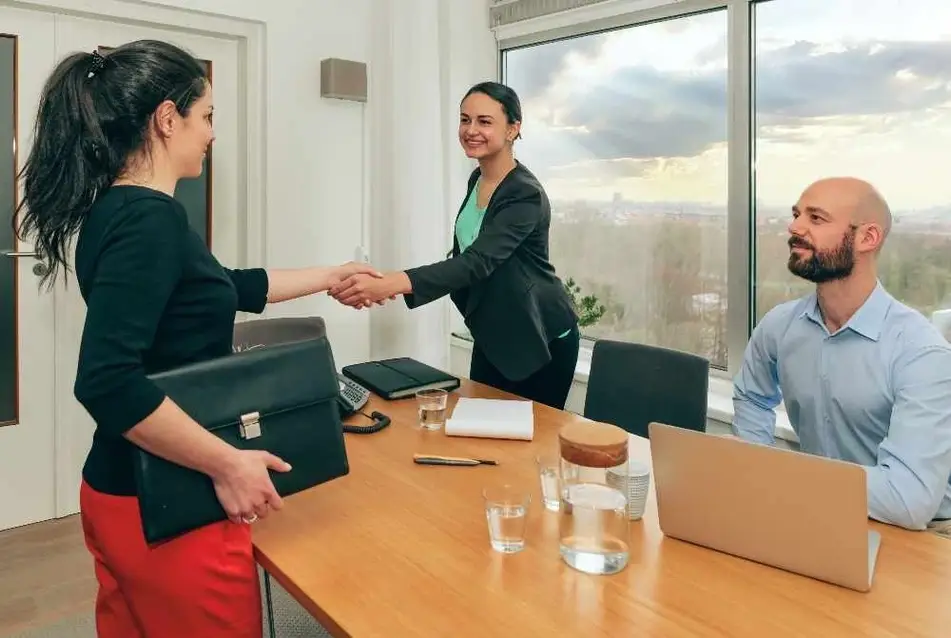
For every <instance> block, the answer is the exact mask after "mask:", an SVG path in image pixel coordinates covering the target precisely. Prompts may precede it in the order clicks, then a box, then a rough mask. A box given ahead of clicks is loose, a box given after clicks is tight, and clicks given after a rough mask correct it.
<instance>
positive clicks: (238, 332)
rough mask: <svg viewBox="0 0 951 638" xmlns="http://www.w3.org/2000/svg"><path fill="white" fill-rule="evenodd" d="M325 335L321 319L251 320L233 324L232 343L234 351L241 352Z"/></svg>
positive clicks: (283, 318) (324, 327) (325, 331)
mask: <svg viewBox="0 0 951 638" xmlns="http://www.w3.org/2000/svg"><path fill="white" fill-rule="evenodd" d="M326 333H327V328H326V325H325V324H324V320H323V318H322V317H282V318H277V319H251V320H248V321H239V322H237V323H235V324H234V340H233V343H234V349H235V351H242V350H247V349H249V348H253V347H255V346H270V345H274V344H277V343H289V342H291V341H302V340H304V339H316V338H318V337H322V336H324V335H325V334H326Z"/></svg>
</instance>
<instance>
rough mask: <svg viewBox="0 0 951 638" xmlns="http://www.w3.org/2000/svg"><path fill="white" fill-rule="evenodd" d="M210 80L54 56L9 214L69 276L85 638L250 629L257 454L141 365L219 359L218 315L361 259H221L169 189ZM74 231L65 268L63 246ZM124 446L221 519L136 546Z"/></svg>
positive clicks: (202, 133)
mask: <svg viewBox="0 0 951 638" xmlns="http://www.w3.org/2000/svg"><path fill="white" fill-rule="evenodd" d="M212 110H213V105H212V91H211V86H210V85H209V82H208V78H207V77H206V75H205V72H204V70H203V68H202V66H201V64H199V63H198V61H196V60H195V59H194V58H193V57H192V56H191V55H189V54H188V53H186V52H184V51H182V50H180V49H178V48H176V47H174V46H172V45H169V44H166V43H163V42H157V41H139V42H132V43H129V44H126V45H123V46H120V47H119V48H117V49H114V50H112V51H111V52H110V53H108V54H105V55H101V54H99V53H98V52H97V53H91V54H89V53H76V54H73V55H71V56H69V57H67V58H66V59H64V60H63V61H62V62H61V63H60V64H59V65H58V66H57V67H56V69H55V70H54V71H53V73H52V75H51V76H50V78H49V79H48V81H47V83H46V86H45V87H44V90H43V94H42V96H41V100H40V105H39V111H38V114H37V117H36V129H35V131H34V143H33V147H32V149H31V151H30V154H29V157H28V158H27V161H26V165H25V167H24V170H23V173H22V175H21V179H22V182H23V188H24V198H23V201H22V202H21V204H20V206H19V207H18V209H17V211H16V216H15V218H14V220H15V225H16V227H17V230H18V233H19V235H20V236H21V237H22V238H24V239H27V240H29V241H32V242H33V245H34V247H35V249H36V251H37V252H38V253H39V255H40V258H41V259H43V260H44V261H45V262H46V263H47V265H48V266H49V274H48V275H47V277H45V278H44V283H45V284H47V285H52V284H53V282H54V281H55V280H56V277H57V276H58V275H59V274H63V276H64V277H65V276H67V272H68V271H69V270H74V271H75V276H76V279H77V281H78V283H79V290H80V293H81V294H82V297H83V299H84V301H85V303H86V319H85V324H84V328H83V335H82V344H81V348H80V355H79V364H78V368H77V375H76V381H75V386H74V394H75V396H76V398H77V399H78V400H79V401H80V403H82V405H83V406H84V407H85V408H86V410H87V411H88V412H89V414H90V415H91V416H92V418H93V420H94V421H95V423H96V430H95V433H94V437H93V444H92V448H91V449H90V451H89V455H88V457H87V459H86V463H85V465H84V468H83V481H82V485H81V489H80V507H81V510H82V524H83V531H84V534H85V538H86V544H87V546H88V548H89V550H90V552H91V554H92V556H93V558H94V562H95V570H96V576H97V579H98V581H99V595H98V598H97V603H96V621H97V627H98V634H99V636H100V637H102V638H120V637H121V638H135V637H140V638H143V637H148V638H152V637H153V636H154V637H159V636H196V637H197V636H201V637H202V638H218V637H222V638H224V637H225V636H227V637H228V638H238V637H240V638H245V637H247V638H252V637H253V638H259V637H260V635H261V627H262V625H261V604H260V596H259V588H258V582H257V570H256V567H255V562H254V558H253V556H252V553H251V532H250V527H249V523H251V522H253V521H255V520H257V519H259V518H263V517H265V516H267V514H268V512H269V510H271V509H278V508H280V507H281V499H280V497H279V496H278V494H277V493H276V492H275V489H274V486H273V484H272V482H271V479H270V477H269V475H268V470H274V471H287V470H288V469H289V467H288V466H287V464H286V463H284V461H282V460H281V459H279V458H276V457H275V456H273V455H271V454H268V453H267V452H260V451H243V450H238V449H236V448H234V447H232V446H230V445H228V444H227V443H225V442H223V441H222V440H220V439H218V438H216V437H214V436H213V435H211V434H210V433H209V432H207V431H206V430H205V429H204V428H202V427H201V426H200V425H199V424H198V423H196V422H195V421H193V420H192V419H191V418H190V417H189V416H188V415H187V414H185V413H184V412H183V411H182V410H181V409H179V408H178V407H177V406H176V405H175V404H174V403H173V402H172V401H171V400H170V399H169V398H168V397H167V396H165V395H164V394H163V392H162V391H161V390H160V389H159V388H158V387H157V386H156V385H154V384H153V383H151V382H150V381H149V379H148V376H147V375H149V374H151V373H153V372H156V371H159V370H164V369H168V368H172V367H175V366H179V365H182V364H185V363H190V362H194V361H200V360H205V359H210V358H213V357H219V356H224V355H227V354H229V353H230V352H231V344H232V335H233V328H234V320H235V313H236V312H237V311H239V310H240V311H245V312H255V313H260V312H261V311H262V310H263V309H264V307H265V304H267V303H269V302H270V303H273V302H278V301H283V300H286V299H293V298H296V297H301V296H304V295H309V294H313V293H316V292H321V291H326V290H328V289H329V288H330V287H331V286H332V285H334V284H335V283H337V282H339V281H341V280H343V279H345V278H346V277H349V276H351V275H353V274H356V273H369V274H371V275H377V273H374V271H373V270H372V269H371V268H370V267H369V266H366V265H364V264H344V265H342V266H338V267H332V268H307V269H299V270H264V269H260V268H255V269H246V270H232V269H228V268H225V267H223V266H222V265H221V264H219V263H218V261H217V260H216V259H215V258H214V256H213V255H212V254H211V253H210V252H209V251H208V249H207V248H206V246H205V244H204V242H202V240H201V239H200V238H199V236H198V235H197V234H196V233H195V232H194V231H192V230H191V229H190V228H189V226H188V221H187V217H186V213H185V210H184V208H182V206H181V205H180V204H179V203H178V202H177V201H176V200H175V199H174V198H173V195H174V192H175V187H176V184H177V182H178V180H179V179H182V178H188V177H196V176H198V175H200V174H201V171H202V165H203V158H204V155H205V152H206V151H207V149H208V147H209V146H210V145H211V143H212V142H213V141H214V132H213V128H212ZM74 239H75V263H74V264H70V263H68V262H69V248H70V245H71V243H72V241H73V240H74ZM133 446H139V447H141V448H144V449H145V450H148V451H149V452H151V453H153V454H155V455H157V456H160V457H163V458H166V459H168V460H170V461H173V462H175V463H178V464H180V465H184V466H186V467H190V468H192V469H195V470H198V471H200V472H204V473H206V474H207V475H208V476H209V477H210V479H211V480H212V481H213V484H214V487H215V490H216V493H217V495H218V498H219V500H220V501H221V504H222V506H223V507H224V509H225V511H226V512H227V513H228V515H229V517H230V520H228V521H225V522H223V523H219V524H214V525H209V526H206V527H204V528H201V529H199V530H196V531H194V532H191V533H189V534H186V535H184V536H182V537H179V538H176V539H175V540H172V541H169V542H166V543H163V544H161V545H158V546H154V547H150V546H148V545H147V544H146V543H145V539H144V536H143V533H142V528H141V522H140V519H139V511H138V500H137V496H136V487H135V481H134V477H133V470H132V467H133V465H132V458H133V457H132V451H133Z"/></svg>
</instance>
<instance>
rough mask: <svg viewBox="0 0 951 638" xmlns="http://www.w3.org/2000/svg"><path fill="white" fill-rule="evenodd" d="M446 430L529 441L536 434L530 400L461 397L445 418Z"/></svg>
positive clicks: (450, 434) (493, 437) (453, 432)
mask: <svg viewBox="0 0 951 638" xmlns="http://www.w3.org/2000/svg"><path fill="white" fill-rule="evenodd" d="M446 434H447V435H448V436H474V437H482V438H488V439H519V440H524V441H531V440H532V438H533V437H534V436H535V413H534V410H533V409H532V402H531V401H514V400H507V399H470V398H467V397H460V399H459V401H458V402H457V403H456V406H455V407H454V408H453V410H452V415H451V416H450V417H449V418H448V419H446Z"/></svg>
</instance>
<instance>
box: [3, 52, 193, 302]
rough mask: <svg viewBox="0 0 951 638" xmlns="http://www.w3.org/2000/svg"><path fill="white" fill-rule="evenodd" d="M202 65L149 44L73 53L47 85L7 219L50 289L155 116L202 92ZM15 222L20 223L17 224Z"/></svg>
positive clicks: (141, 147)
mask: <svg viewBox="0 0 951 638" xmlns="http://www.w3.org/2000/svg"><path fill="white" fill-rule="evenodd" d="M206 82H207V76H206V74H205V71H204V69H203V67H202V66H201V64H200V63H199V62H198V61H197V60H195V58H193V57H192V56H191V55H189V54H188V53H186V52H185V51H182V50H181V49H179V48H177V47H175V46H173V45H170V44H167V43H164V42H157V41H152V40H143V41H138V42H131V43H129V44H125V45H122V46H121V47H118V48H117V49H114V50H112V51H111V52H109V53H107V54H105V55H100V54H99V53H98V52H96V53H74V54H72V55H70V56H68V57H67V58H65V59H64V60H62V61H61V62H60V63H59V65H57V67H56V69H55V70H54V71H53V73H52V75H50V77H49V79H48V80H47V81H46V85H45V86H44V87H43V93H42V95H41V97H40V104H39V109H38V112H37V116H36V123H35V125H34V131H33V147H32V148H31V149H30V154H29V156H28V157H27V160H26V162H25V165H24V167H23V171H22V172H21V173H20V179H21V180H22V182H23V200H22V201H21V202H20V203H19V205H18V206H17V208H16V212H15V214H14V228H15V231H16V233H17V236H18V237H19V238H20V239H25V238H27V237H32V239H33V245H34V247H35V250H36V251H37V253H38V255H39V258H40V259H41V260H43V261H44V262H46V265H47V266H48V267H49V269H48V272H47V273H46V275H44V276H43V278H42V280H41V285H42V284H43V283H47V284H50V285H51V284H52V283H53V282H54V281H55V280H56V276H57V273H58V272H59V269H60V268H61V267H62V268H63V269H64V270H68V268H69V266H68V264H67V253H68V250H69V243H70V240H71V239H72V237H73V236H74V235H75V234H76V233H77V232H78V231H79V230H80V228H81V227H82V225H83V222H84V221H85V219H86V216H87V215H88V213H89V210H90V209H91V208H92V205H93V203H94V202H95V201H96V197H97V196H98V195H99V194H100V193H101V192H102V191H103V190H105V189H106V188H108V187H109V186H111V185H112V183H113V182H114V181H115V180H116V179H117V178H118V177H120V176H121V175H122V173H123V171H124V170H125V169H126V168H128V166H129V163H130V161H131V160H133V159H134V158H135V156H136V154H139V153H141V152H142V151H145V152H146V153H147V152H148V150H149V148H148V145H149V139H150V138H149V129H150V122H151V120H152V116H153V114H154V113H155V110H156V109H157V108H158V107H159V105H161V104H162V102H164V101H165V100H171V101H172V102H174V103H175V105H176V107H177V108H178V111H179V113H180V114H181V115H182V116H185V115H187V114H188V110H189V108H190V107H191V105H192V104H193V103H194V101H195V100H197V99H198V98H199V97H201V95H202V94H203V93H204V91H205V85H206ZM17 220H19V223H17Z"/></svg>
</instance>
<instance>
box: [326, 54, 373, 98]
mask: <svg viewBox="0 0 951 638" xmlns="http://www.w3.org/2000/svg"><path fill="white" fill-rule="evenodd" d="M320 97H330V98H335V99H338V100H351V101H353V102H366V101H367V65H366V64H365V63H363V62H357V61H355V60H341V59H340V58H326V59H324V60H321V61H320Z"/></svg>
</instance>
